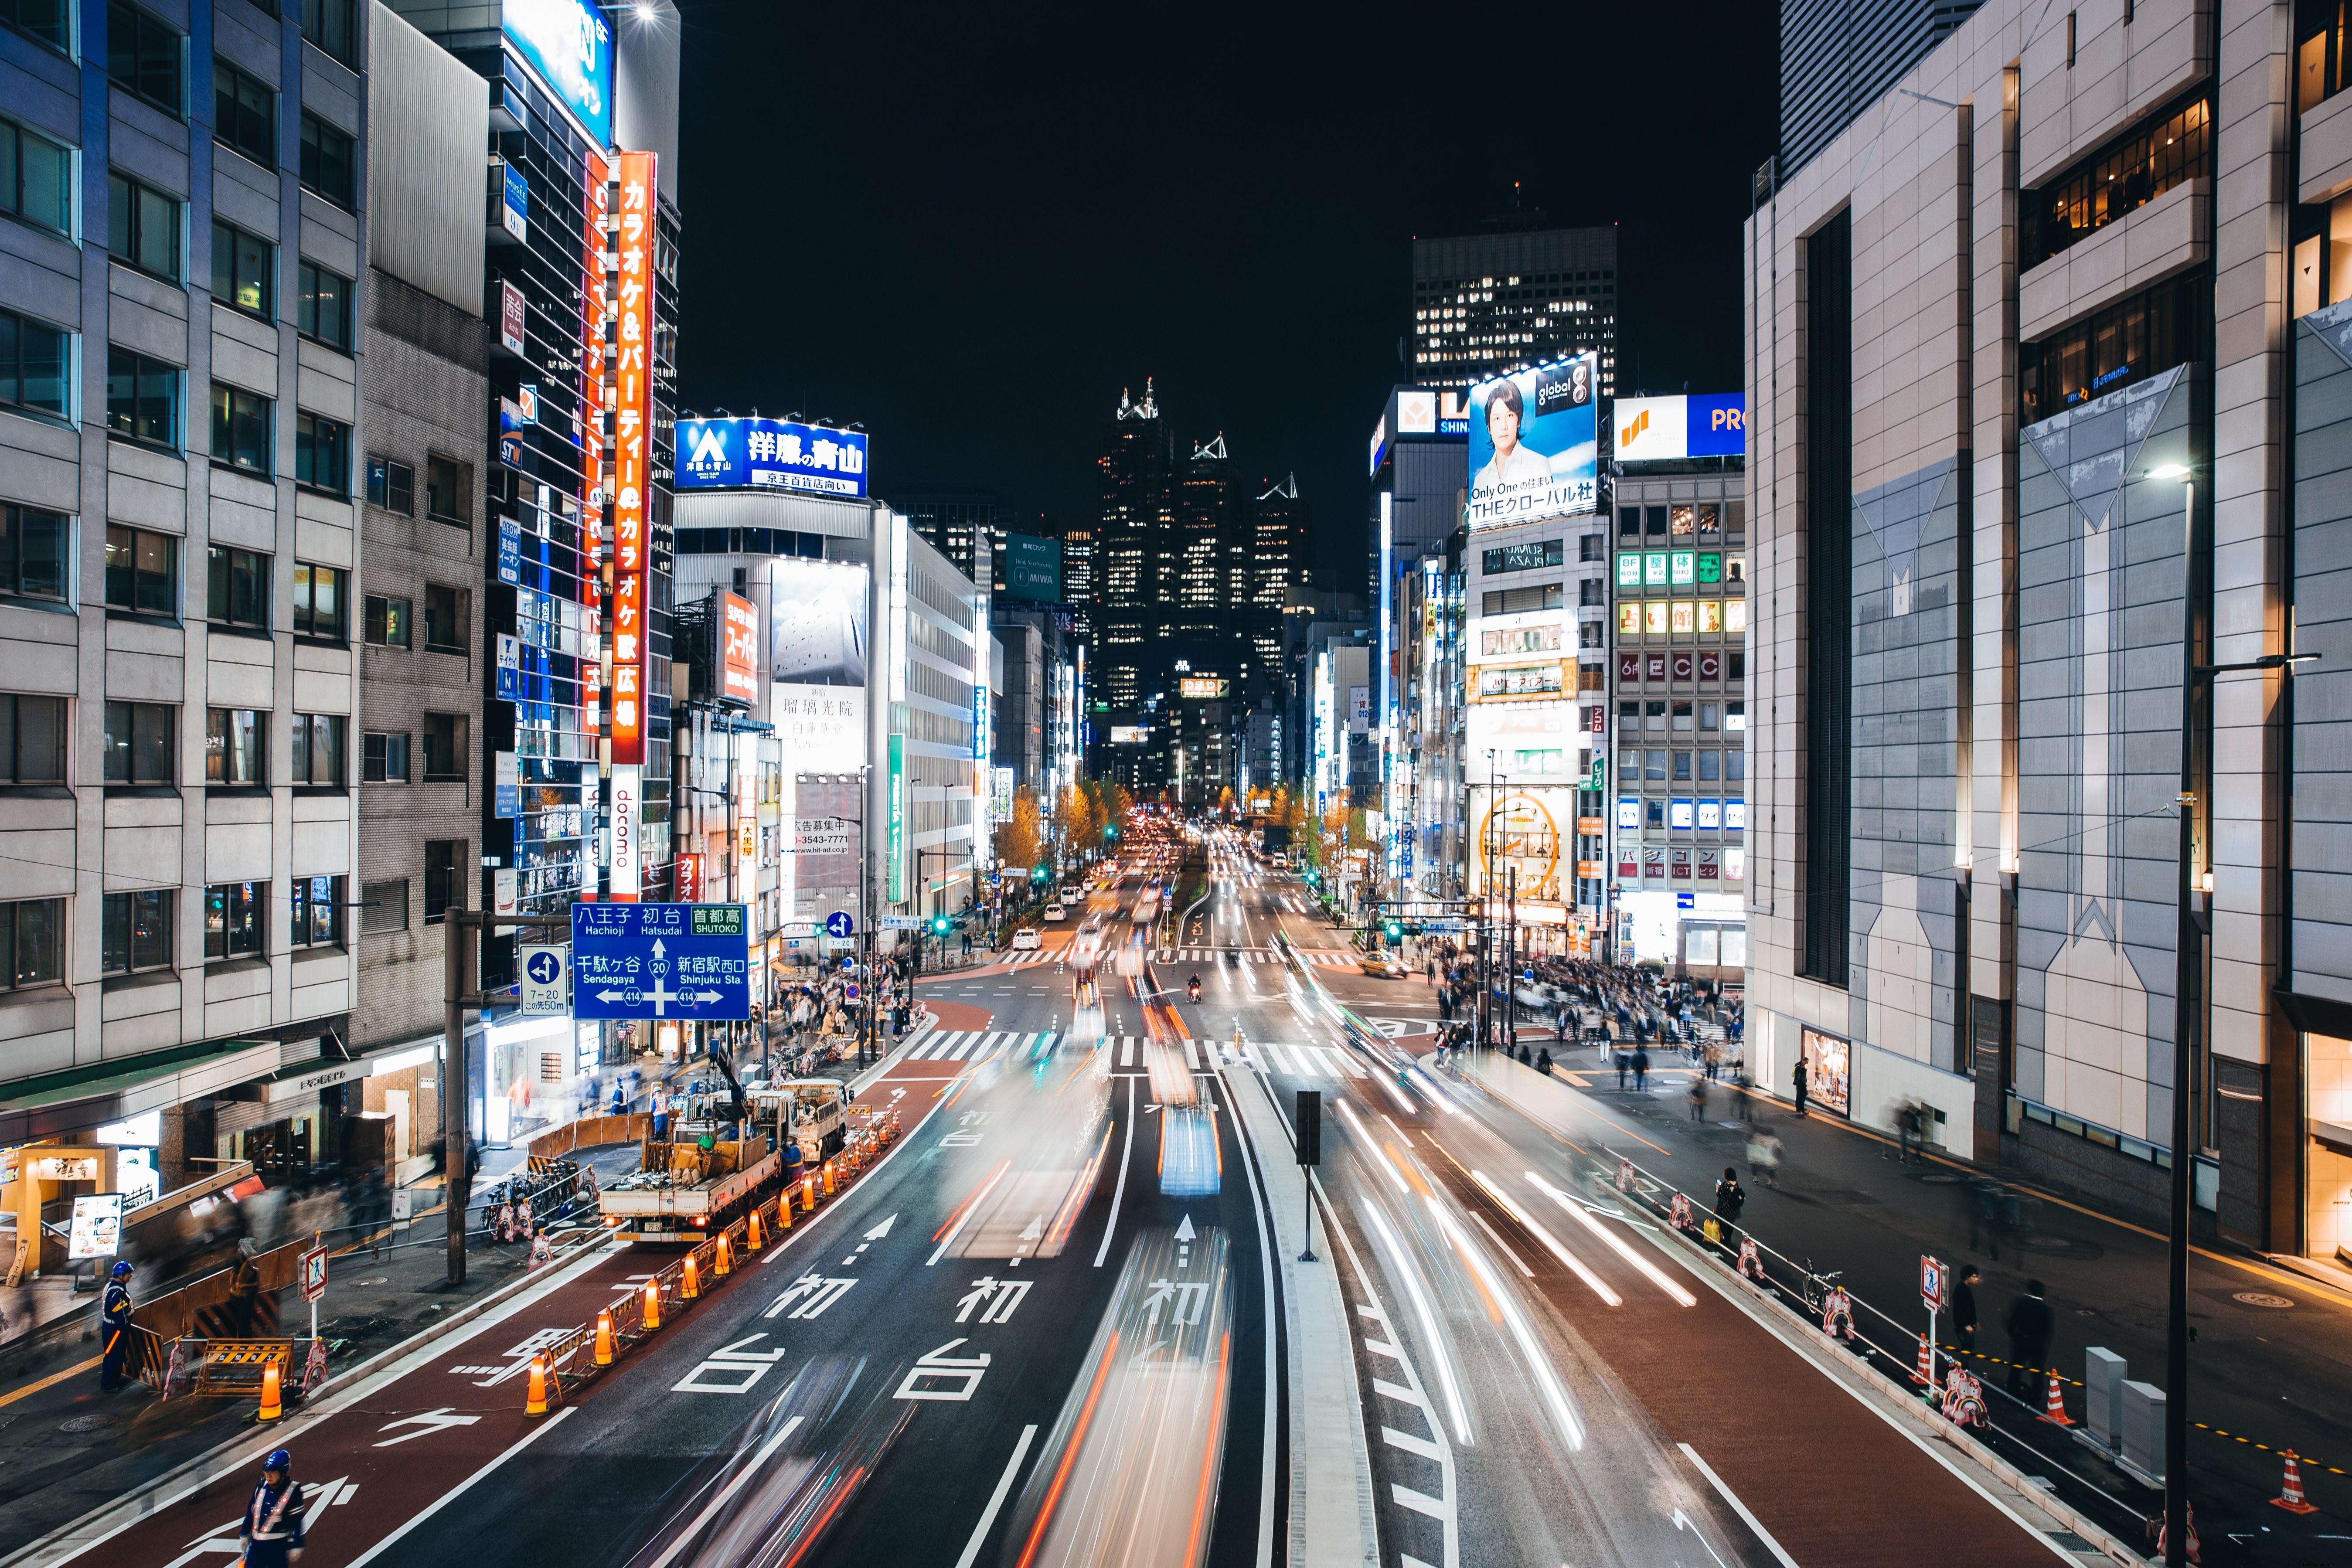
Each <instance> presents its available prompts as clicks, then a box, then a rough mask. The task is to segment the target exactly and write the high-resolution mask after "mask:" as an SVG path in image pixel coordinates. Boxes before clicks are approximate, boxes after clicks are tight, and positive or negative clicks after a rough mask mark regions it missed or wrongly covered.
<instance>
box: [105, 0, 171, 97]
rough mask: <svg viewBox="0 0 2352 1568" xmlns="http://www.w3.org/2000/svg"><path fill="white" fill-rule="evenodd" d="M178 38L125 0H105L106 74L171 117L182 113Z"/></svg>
mask: <svg viewBox="0 0 2352 1568" xmlns="http://www.w3.org/2000/svg"><path fill="white" fill-rule="evenodd" d="M183 54H184V50H183V48H182V40H181V37H180V35H179V34H177V33H175V32H173V30H172V29H171V28H169V27H167V26H164V25H163V21H162V20H161V19H160V18H159V17H156V16H152V15H150V14H149V13H148V12H145V11H142V10H141V9H140V8H139V7H138V6H136V5H131V4H129V3H128V0H107V5H106V74H107V75H109V76H110V77H112V78H113V79H115V80H116V81H118V82H121V84H122V85H123V86H124V87H127V88H129V89H131V91H133V92H135V93H137V94H138V95H139V96H140V97H142V98H143V99H146V100H149V101H150V102H152V103H153V104H155V105H156V106H157V107H159V108H162V109H164V110H169V111H170V112H172V113H173V114H174V115H177V114H179V113H180V112H181V100H182V94H181V91H180V69H181V66H180V61H181V58H182V57H183Z"/></svg>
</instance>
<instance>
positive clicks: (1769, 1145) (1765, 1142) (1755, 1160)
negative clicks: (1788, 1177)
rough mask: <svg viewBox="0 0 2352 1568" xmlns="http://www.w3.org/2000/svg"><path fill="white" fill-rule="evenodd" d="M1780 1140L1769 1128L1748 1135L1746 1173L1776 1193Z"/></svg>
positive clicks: (1758, 1129) (1778, 1179) (1759, 1128)
mask: <svg viewBox="0 0 2352 1568" xmlns="http://www.w3.org/2000/svg"><path fill="white" fill-rule="evenodd" d="M1748 1174H1750V1175H1752V1176H1754V1177H1755V1178H1756V1179H1757V1180H1758V1181H1759V1182H1761V1183H1763V1184H1765V1185H1766V1186H1768V1187H1771V1188H1773V1189H1775V1190H1776V1191H1777V1190H1778V1189H1779V1187H1780V1138H1779V1137H1778V1136H1777V1135H1775V1134H1774V1133H1773V1131H1772V1130H1771V1129H1770V1128H1769V1127H1758V1128H1756V1129H1754V1130H1753V1131H1750V1132H1749V1133H1748Z"/></svg>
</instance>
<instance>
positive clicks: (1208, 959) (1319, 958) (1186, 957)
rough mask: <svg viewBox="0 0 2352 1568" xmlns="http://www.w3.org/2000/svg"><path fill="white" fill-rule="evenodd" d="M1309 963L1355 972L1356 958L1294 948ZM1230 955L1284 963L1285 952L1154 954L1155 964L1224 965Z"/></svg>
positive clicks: (1174, 950)
mask: <svg viewBox="0 0 2352 1568" xmlns="http://www.w3.org/2000/svg"><path fill="white" fill-rule="evenodd" d="M1293 951H1294V952H1297V954H1298V956H1299V957H1300V958H1303V959H1305V960H1306V961H1307V963H1318V964H1322V965H1324V966H1325V967H1327V968H1338V969H1353V968H1355V967H1356V955H1355V954H1354V953H1352V952H1321V951H1319V950H1310V949H1307V948H1296V949H1293ZM1228 956H1230V957H1233V958H1235V959H1238V960H1240V961H1241V962H1242V963H1281V962H1282V953H1281V952H1280V951H1279V950H1278V949H1276V948H1271V947H1163V948H1160V949H1158V950H1157V951H1156V952H1154V953H1153V954H1152V959H1151V962H1152V963H1223V962H1224V961H1225V959H1226V958H1227V957H1228Z"/></svg>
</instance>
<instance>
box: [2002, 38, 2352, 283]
mask: <svg viewBox="0 0 2352 1568" xmlns="http://www.w3.org/2000/svg"><path fill="white" fill-rule="evenodd" d="M2330 9H2331V11H2332V10H2333V7H2330ZM2210 90H2211V89H2210V88H2209V89H2200V96H2198V97H2197V98H2195V99H2193V100H2190V101H2189V102H2187V103H2184V104H2179V105H2177V106H2176V107H2174V108H2173V109H2172V110H2171V111H2170V112H2168V113H2166V114H2161V115H2159V116H2158V118H2157V119H2155V120H2154V121H2150V122H2149V123H2147V124H2146V125H2143V126H2141V127H2139V128H2138V129H2137V130H2135V131H2133V132H2130V133H2129V134H2127V135H2126V136H2125V137H2124V138H2123V139H2122V140H2121V141H2119V142H2114V143H2111V144H2110V145H2108V146H2107V147H2105V148H2103V149H2102V150H2100V151H2099V152H2097V153H2093V154H2092V155H2091V156H2090V157H2089V158H2087V159H2085V160H2084V162H2083V163H2078V164H2076V165H2075V166H2074V168H2072V169H2070V170H2068V171H2067V172H2066V173H2065V174H2061V175H2060V176H2058V178H2056V179H2055V180H2053V181H2052V182H2051V183H2050V184H2046V185H2044V186H2042V188H2041V189H2040V190H2038V191H2025V192H2021V193H2020V195H2019V200H2018V204H2017V205H2018V216H2019V219H2020V221H2021V225H2022V226H2023V229H2024V233H2023V234H2022V235H2021V236H2020V241H2021V243H2020V245H2019V249H2020V250H2021V252H2022V253H2023V254H2022V255H2021V257H2020V258H2019V261H2018V265H2019V266H2020V267H2024V268H2030V267H2033V266H2035V265H2037V264H2038V263H2040V262H2042V261H2045V260H2047V259H2048V258H2051V257H2053V256H2055V255H2057V254H2058V253H2059V252H2060V251H2062V250H2064V249H2066V248H2067V247H2070V246H2072V245H2074V244H2075V243H2076V242H2077V241H2079V240H2081V239H2082V238H2083V237H2084V236H2086V235H2088V234H2091V233H2093V232H2094V231H2095V230H2097V229H2100V228H2103V227H2105V226H2106V225H2108V224H2111V223H2113V222H2115V221H2116V219H2117V218H2120V217H2122V216H2124V215H2125V214H2126V213H2128V212H2130V211H2132V210H2133V209H2134V208H2136V207H2141V206H2145V205H2147V204H2148V203H2149V202H2152V201H2154V200H2155V199H2156V198H2157V197H2158V196H2160V195H2164V193H2165V192H2167V191H2168V190H2171V189H2172V188H2173V187H2174V186H2176V185H2182V184H2188V183H2189V181H2191V180H2194V179H2197V178H2199V177H2200V176H2202V175H2206V174H2211V173H2212V158H2211V153H2212V147H2213V142H2212V137H2213V106H2212V104H2211V102H2210V100H2209V99H2208V98H2206V97H2205V96H2204V94H2205V93H2207V92H2210Z"/></svg>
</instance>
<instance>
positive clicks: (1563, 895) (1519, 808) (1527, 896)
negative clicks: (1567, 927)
mask: <svg viewBox="0 0 2352 1568" xmlns="http://www.w3.org/2000/svg"><path fill="white" fill-rule="evenodd" d="M1470 803H1471V804H1470V826H1471V835H1472V837H1471V846H1472V850H1473V864H1474V866H1475V868H1476V872H1475V880H1476V883H1477V885H1476V887H1475V888H1474V889H1472V896H1473V897H1479V898H1489V899H1500V898H1502V897H1504V896H1505V895H1506V894H1507V892H1508V891H1509V890H1510V888H1511V885H1512V879H1511V874H1512V873H1513V872H1517V888H1518V896H1519V898H1520V899H1522V900H1543V901H1547V902H1564V901H1573V900H1574V897H1575V891H1576V889H1575V885H1574V877H1575V860H1576V857H1575V841H1574V828H1575V826H1576V791H1575V789H1574V787H1573V786H1570V785H1559V786H1553V785H1534V786H1519V785H1515V784H1504V785H1501V786H1500V787H1499V788H1497V787H1495V786H1490V785H1486V784H1476V783H1473V784H1472V785H1471V786H1470Z"/></svg>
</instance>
